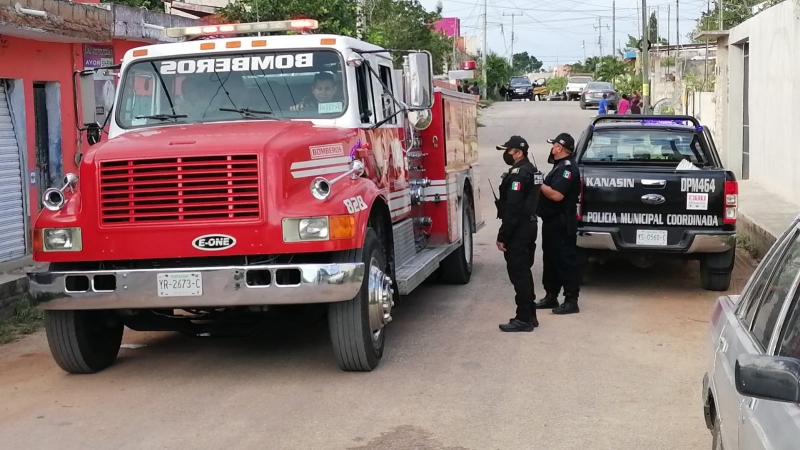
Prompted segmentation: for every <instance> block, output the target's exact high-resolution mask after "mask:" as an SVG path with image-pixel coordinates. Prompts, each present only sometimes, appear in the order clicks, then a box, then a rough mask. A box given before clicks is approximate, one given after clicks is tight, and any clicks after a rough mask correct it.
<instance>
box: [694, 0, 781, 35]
mask: <svg viewBox="0 0 800 450" xmlns="http://www.w3.org/2000/svg"><path fill="white" fill-rule="evenodd" d="M782 1H783V0H768V1H767V4H766V8H769V7H771V6H774V5H777V4H778V3H781V2H782ZM755 3H758V2H749V3H748V2H746V1H744V0H730V1H728V0H726V1H724V2H722V8H723V10H722V28H720V23H719V2H717V3H716V4H715V5H714V9H711V10H708V11H705V12H703V13H702V14H701V15H700V17H699V18H698V19H697V25H696V26H695V29H694V31H692V33H691V34H690V35H689V36H690V37H691V38H692V39H694V35H695V34H697V33H698V32H700V31H713V30H719V29H723V30H730V29H731V28H733V27H735V26H736V25H739V24H740V23H742V22H744V21H745V20H747V19H749V18H751V17H753V13H752V10H751V9H750V7H751V6H752V5H753V4H755ZM766 8H765V9H766Z"/></svg>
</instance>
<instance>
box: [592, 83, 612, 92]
mask: <svg viewBox="0 0 800 450" xmlns="http://www.w3.org/2000/svg"><path fill="white" fill-rule="evenodd" d="M586 89H601V90H602V89H614V87H613V86H611V83H589V84H587V85H586Z"/></svg>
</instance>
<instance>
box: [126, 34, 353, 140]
mask: <svg viewBox="0 0 800 450" xmlns="http://www.w3.org/2000/svg"><path fill="white" fill-rule="evenodd" d="M342 69H343V63H342V61H341V59H340V57H339V56H338V54H337V53H335V52H333V51H330V50H324V49H323V50H308V51H303V52H298V53H293V54H286V53H285V52H281V53H278V52H270V51H264V52H259V53H257V54H255V55H254V54H253V53H247V54H245V53H226V54H225V55H218V56H217V57H216V58H215V59H209V58H208V57H203V56H185V57H183V58H181V59H180V60H174V59H173V60H164V61H158V62H153V61H141V62H134V63H132V64H131V66H130V68H129V69H128V71H127V73H126V78H132V79H134V82H133V83H124V84H123V86H125V87H124V90H123V92H122V97H121V98H122V102H121V104H122V105H125V106H124V107H123V109H122V110H121V111H120V112H119V124H120V125H121V126H122V127H123V128H139V127H146V126H153V125H158V124H163V123H165V122H172V123H192V122H212V121H213V122H217V121H231V120H241V119H242V118H243V117H246V118H247V119H267V120H269V119H272V120H280V119H283V118H304V119H315V118H319V119H323V118H330V119H333V118H336V117H339V116H341V115H342V114H343V113H344V110H345V104H346V103H345V99H344V98H342V95H339V93H343V92H344V85H343V76H342ZM309 93H311V95H309ZM298 99H302V100H301V101H299V102H298ZM129 105H130V106H129ZM300 105H303V106H302V107H298V106H300ZM309 106H311V107H309Z"/></svg>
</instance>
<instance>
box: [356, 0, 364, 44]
mask: <svg viewBox="0 0 800 450" xmlns="http://www.w3.org/2000/svg"><path fill="white" fill-rule="evenodd" d="M364 6H366V0H358V1H357V2H356V37H357V38H358V39H363V38H364V29H365V28H366V23H365V22H366V18H365V17H364Z"/></svg>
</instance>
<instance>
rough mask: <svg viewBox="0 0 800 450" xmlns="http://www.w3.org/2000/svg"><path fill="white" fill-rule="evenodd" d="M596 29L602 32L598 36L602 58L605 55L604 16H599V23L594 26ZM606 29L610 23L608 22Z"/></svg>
mask: <svg viewBox="0 0 800 450" xmlns="http://www.w3.org/2000/svg"><path fill="white" fill-rule="evenodd" d="M594 28H595V30H598V31H599V32H600V34H599V35H598V37H597V44H598V45H600V58H602V57H603V55H604V53H603V18H602V17H598V18H597V25H596V26H595V27H594ZM606 29H608V24H606Z"/></svg>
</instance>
